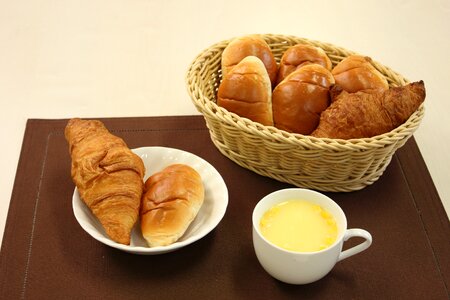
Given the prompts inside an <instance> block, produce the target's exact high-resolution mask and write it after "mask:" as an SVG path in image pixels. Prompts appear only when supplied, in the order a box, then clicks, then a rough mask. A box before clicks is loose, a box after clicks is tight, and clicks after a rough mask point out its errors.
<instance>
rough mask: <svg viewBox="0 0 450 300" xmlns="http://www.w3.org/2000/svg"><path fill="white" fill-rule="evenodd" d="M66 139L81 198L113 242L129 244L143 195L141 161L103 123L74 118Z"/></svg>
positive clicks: (142, 166) (69, 124)
mask: <svg viewBox="0 0 450 300" xmlns="http://www.w3.org/2000/svg"><path fill="white" fill-rule="evenodd" d="M65 136H66V139H67V142H68V143H69V149H70V154H71V157H72V169H71V175H72V179H73V181H74V183H75V185H76V186H77V188H78V191H79V193H80V196H81V198H82V199H83V201H84V202H85V203H86V205H87V206H88V207H89V208H90V209H91V211H92V212H93V214H94V215H95V216H96V217H97V218H98V220H99V221H100V223H101V224H102V226H103V228H104V229H105V231H106V233H107V234H108V236H109V237H110V238H111V239H112V240H114V241H116V242H118V243H121V244H125V245H128V244H130V233H131V229H132V228H133V226H134V224H135V223H136V221H137V219H138V216H139V206H140V200H141V196H142V192H143V184H144V183H143V176H144V173H145V168H144V164H143V162H142V160H141V158H140V157H139V156H137V155H136V154H134V153H133V152H132V151H131V150H130V149H129V148H128V147H127V145H126V144H125V142H124V141H123V140H122V139H121V138H119V137H117V136H114V135H112V134H111V133H110V132H109V131H108V129H106V127H105V126H104V125H103V123H102V122H100V121H96V120H91V121H87V120H81V119H78V118H76V119H71V120H70V121H69V122H68V124H67V126H66V128H65Z"/></svg>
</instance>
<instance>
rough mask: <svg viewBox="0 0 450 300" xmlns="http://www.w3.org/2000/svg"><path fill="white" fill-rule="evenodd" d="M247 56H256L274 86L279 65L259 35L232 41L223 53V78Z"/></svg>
mask: <svg viewBox="0 0 450 300" xmlns="http://www.w3.org/2000/svg"><path fill="white" fill-rule="evenodd" d="M247 56H256V57H258V58H259V59H260V60H261V61H262V62H263V64H264V66H265V68H266V70H267V74H268V75H269V78H270V82H271V84H272V86H274V85H275V83H276V80H277V72H278V65H277V62H276V61H275V57H274V56H273V53H272V50H271V49H270V47H269V45H268V44H267V43H266V41H265V40H264V39H263V38H261V37H260V36H258V35H248V36H243V37H238V38H235V39H234V40H232V41H231V42H230V43H229V44H228V45H227V47H226V48H225V49H224V50H223V52H222V61H221V65H222V76H226V74H228V73H229V72H230V71H231V69H233V67H235V66H236V65H237V64H239V62H240V61H241V60H243V59H244V58H245V57H247Z"/></svg>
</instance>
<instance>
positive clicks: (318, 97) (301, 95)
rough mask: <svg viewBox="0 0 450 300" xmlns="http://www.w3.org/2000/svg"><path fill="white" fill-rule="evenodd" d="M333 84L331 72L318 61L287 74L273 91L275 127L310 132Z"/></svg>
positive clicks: (327, 101)
mask: <svg viewBox="0 0 450 300" xmlns="http://www.w3.org/2000/svg"><path fill="white" fill-rule="evenodd" d="M333 84H334V78H333V76H332V75H331V73H330V71H328V70H327V69H326V68H324V67H323V66H321V65H318V64H308V65H304V66H301V67H300V68H298V69H297V70H295V71H294V72H292V73H291V74H289V75H288V76H287V77H286V78H285V79H284V80H283V81H282V82H281V83H280V84H278V85H277V86H276V88H275V89H274V91H273V95H272V107H273V119H274V126H275V127H277V128H279V129H282V130H285V131H288V132H293V133H301V134H310V133H311V132H313V130H314V129H316V127H317V125H318V124H319V119H320V114H321V113H322V111H324V110H325V109H326V108H327V107H328V105H329V103H330V97H329V88H330V86H332V85H333Z"/></svg>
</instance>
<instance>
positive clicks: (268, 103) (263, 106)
mask: <svg viewBox="0 0 450 300" xmlns="http://www.w3.org/2000/svg"><path fill="white" fill-rule="evenodd" d="M217 104H218V105H219V106H221V107H223V108H225V109H227V110H228V111H230V112H233V113H235V114H237V115H239V116H241V117H244V118H248V119H250V120H252V121H254V122H259V123H261V124H263V125H273V116H272V87H271V82H270V79H269V76H268V74H267V70H266V69H265V67H264V64H263V63H262V61H261V60H260V59H259V58H258V57H256V56H247V57H246V58H244V59H243V60H241V61H240V62H239V63H238V65H236V66H235V67H234V68H233V69H232V70H231V71H230V72H229V73H228V74H227V75H225V77H224V78H223V79H222V82H221V83H220V86H219V89H218V92H217Z"/></svg>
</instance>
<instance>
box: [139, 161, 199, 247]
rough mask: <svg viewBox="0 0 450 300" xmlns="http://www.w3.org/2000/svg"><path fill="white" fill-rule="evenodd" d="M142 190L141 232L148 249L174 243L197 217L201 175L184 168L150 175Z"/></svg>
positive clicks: (172, 168) (169, 169) (168, 168)
mask: <svg viewBox="0 0 450 300" xmlns="http://www.w3.org/2000/svg"><path fill="white" fill-rule="evenodd" d="M144 190H145V192H144V195H143V196H142V204H141V212H140V217H141V231H142V235H143V236H144V238H145V240H146V241H147V243H148V245H149V246H150V247H155V246H167V245H170V244H172V243H174V242H176V241H177V240H178V239H179V238H180V237H181V236H182V235H183V234H184V233H185V231H186V230H187V228H188V227H189V225H190V224H191V222H192V221H193V220H194V218H195V217H196V215H197V213H198V211H199V210H200V207H201V206H202V204H203V201H204V193H205V191H204V187H203V183H202V179H201V177H200V175H199V174H198V173H197V171H195V170H194V169H193V168H191V167H190V166H187V165H184V164H173V165H170V166H168V167H166V168H165V169H163V170H161V171H160V172H157V173H155V174H153V175H152V176H150V177H149V178H148V179H147V180H146V182H145V188H144Z"/></svg>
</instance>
